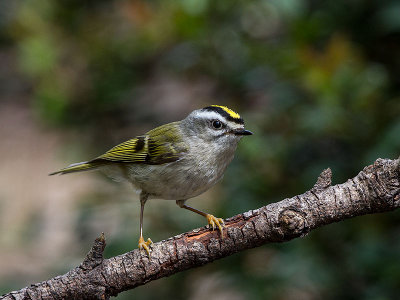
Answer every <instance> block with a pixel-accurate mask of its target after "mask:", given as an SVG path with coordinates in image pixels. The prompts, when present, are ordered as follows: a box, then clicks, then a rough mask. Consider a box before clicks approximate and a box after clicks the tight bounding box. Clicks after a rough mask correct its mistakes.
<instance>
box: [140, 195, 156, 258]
mask: <svg viewBox="0 0 400 300" xmlns="http://www.w3.org/2000/svg"><path fill="white" fill-rule="evenodd" d="M147 197H148V196H147V195H146V194H140V237H139V244H138V246H139V250H140V249H144V250H145V251H146V252H147V255H148V256H149V257H150V248H149V247H150V245H151V244H153V242H152V241H151V239H147V242H145V241H144V239H143V212H144V205H145V203H146V201H147Z"/></svg>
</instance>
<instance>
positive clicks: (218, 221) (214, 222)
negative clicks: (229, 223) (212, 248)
mask: <svg viewBox="0 0 400 300" xmlns="http://www.w3.org/2000/svg"><path fill="white" fill-rule="evenodd" d="M206 218H207V222H208V225H210V226H211V227H212V230H215V227H216V226H218V230H219V232H220V233H221V236H222V237H224V235H223V231H222V230H223V227H225V223H224V220H223V219H222V218H216V217H214V216H213V215H210V214H207V215H206Z"/></svg>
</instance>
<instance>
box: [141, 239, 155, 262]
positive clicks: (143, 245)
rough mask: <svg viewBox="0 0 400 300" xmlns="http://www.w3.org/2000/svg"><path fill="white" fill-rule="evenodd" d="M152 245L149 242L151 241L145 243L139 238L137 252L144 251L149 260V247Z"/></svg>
mask: <svg viewBox="0 0 400 300" xmlns="http://www.w3.org/2000/svg"><path fill="white" fill-rule="evenodd" d="M152 244H153V242H152V241H151V239H147V242H145V241H144V239H143V237H142V236H141V237H140V238H139V245H138V247H139V250H141V249H144V250H146V252H147V255H148V256H149V258H150V248H149V247H150V246H151V245H152Z"/></svg>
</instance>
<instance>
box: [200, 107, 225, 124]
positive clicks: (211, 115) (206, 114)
mask: <svg viewBox="0 0 400 300" xmlns="http://www.w3.org/2000/svg"><path fill="white" fill-rule="evenodd" d="M196 115H197V117H198V118H202V119H208V120H212V119H217V120H220V121H222V122H224V123H228V120H227V119H226V118H225V117H224V116H221V115H220V114H219V113H217V112H215V111H201V110H200V111H197V112H196Z"/></svg>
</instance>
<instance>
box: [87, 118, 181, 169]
mask: <svg viewBox="0 0 400 300" xmlns="http://www.w3.org/2000/svg"><path fill="white" fill-rule="evenodd" d="M180 137H181V134H180V132H179V127H178V124H177V123H176V124H175V123H170V124H166V125H162V126H160V127H157V128H155V129H153V130H151V131H149V132H148V133H147V134H145V135H142V136H138V137H136V138H133V139H130V140H128V141H126V142H124V143H121V144H119V145H117V146H115V147H114V148H112V149H110V150H109V151H107V152H106V153H104V154H103V155H100V156H99V157H97V158H95V159H93V160H92V161H90V162H100V161H102V162H119V163H143V164H150V165H158V164H163V163H167V162H173V161H176V160H179V159H180V158H181V157H182V155H183V154H184V153H185V152H187V147H186V146H185V145H184V143H183V142H182V139H181V138H180Z"/></svg>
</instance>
